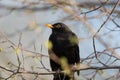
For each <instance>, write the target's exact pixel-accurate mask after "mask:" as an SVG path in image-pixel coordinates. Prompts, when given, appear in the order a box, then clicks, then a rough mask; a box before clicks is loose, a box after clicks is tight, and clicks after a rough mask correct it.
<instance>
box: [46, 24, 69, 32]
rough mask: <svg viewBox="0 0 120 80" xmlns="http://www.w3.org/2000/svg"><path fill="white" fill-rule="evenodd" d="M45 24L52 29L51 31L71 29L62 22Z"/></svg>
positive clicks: (67, 30)
mask: <svg viewBox="0 0 120 80" xmlns="http://www.w3.org/2000/svg"><path fill="white" fill-rule="evenodd" d="M47 26H48V27H49V28H51V29H52V31H53V32H69V31H71V30H70V29H69V28H68V27H67V25H65V24H64V23H55V24H53V25H51V24H47Z"/></svg>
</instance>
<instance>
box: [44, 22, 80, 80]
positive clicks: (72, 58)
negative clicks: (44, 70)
mask: <svg viewBox="0 0 120 80" xmlns="http://www.w3.org/2000/svg"><path fill="white" fill-rule="evenodd" d="M46 26H47V27H49V28H51V29H52V33H51V34H50V36H49V40H48V41H49V42H50V43H51V48H49V49H48V53H49V55H50V57H52V58H53V59H52V58H50V66H51V69H52V71H63V70H64V69H67V68H69V66H70V65H75V64H78V63H79V62H80V55H79V46H78V44H79V39H78V37H77V36H76V34H75V33H74V32H72V31H71V30H70V28H69V27H68V26H67V25H66V24H64V23H61V22H58V23H55V24H53V25H52V24H47V25H46ZM51 52H52V53H53V54H54V55H51ZM54 56H56V57H54ZM55 58H56V59H55ZM57 58H58V59H59V61H60V62H59V61H57ZM66 66H67V68H64V67H66ZM69 73H71V72H69V70H68V74H67V73H66V74H65V73H58V74H57V73H56V74H54V77H53V80H73V79H72V78H73V76H72V77H71V76H70V75H69ZM77 73H78V75H79V71H78V72H77Z"/></svg>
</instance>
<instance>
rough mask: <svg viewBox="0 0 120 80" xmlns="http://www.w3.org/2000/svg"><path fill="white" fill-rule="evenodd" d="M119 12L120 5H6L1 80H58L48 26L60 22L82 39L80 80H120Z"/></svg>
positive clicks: (1, 10) (2, 5)
mask: <svg viewBox="0 0 120 80" xmlns="http://www.w3.org/2000/svg"><path fill="white" fill-rule="evenodd" d="M119 13H120V1H119V0H0V80H52V78H53V76H52V71H51V69H50V65H49V55H48V51H47V46H48V45H47V41H48V38H49V35H50V34H51V29H49V28H47V27H46V26H45V24H48V23H51V24H54V23H57V22H63V23H65V24H66V25H68V26H69V28H70V29H71V30H72V31H73V32H74V33H76V35H77V36H78V38H79V48H80V58H81V64H85V65H83V68H84V69H81V70H80V76H75V77H76V78H75V80H119V79H120V72H119V67H120V61H119V59H120V37H119V35H120V23H119V22H120V14H119ZM86 66H87V67H88V66H89V68H86ZM93 68H94V69H93Z"/></svg>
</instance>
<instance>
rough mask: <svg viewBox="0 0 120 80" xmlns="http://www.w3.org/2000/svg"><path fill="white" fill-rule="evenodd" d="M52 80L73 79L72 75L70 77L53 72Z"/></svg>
mask: <svg viewBox="0 0 120 80" xmlns="http://www.w3.org/2000/svg"><path fill="white" fill-rule="evenodd" d="M53 80H74V77H70V76H69V75H66V74H63V73H60V74H55V75H54V79H53Z"/></svg>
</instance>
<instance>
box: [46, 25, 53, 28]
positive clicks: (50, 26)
mask: <svg viewBox="0 0 120 80" xmlns="http://www.w3.org/2000/svg"><path fill="white" fill-rule="evenodd" d="M45 26H47V27H49V28H54V27H53V26H52V24H46V25H45Z"/></svg>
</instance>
